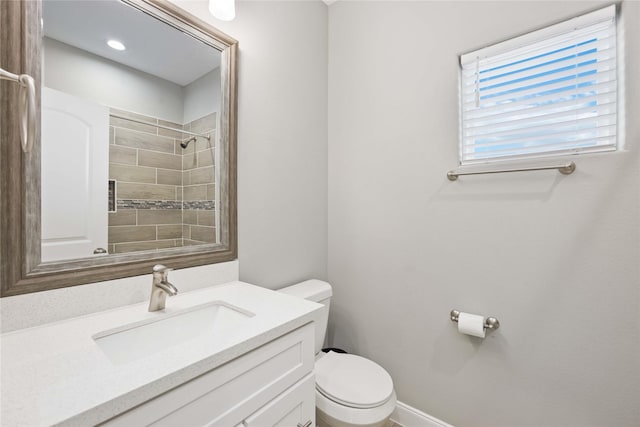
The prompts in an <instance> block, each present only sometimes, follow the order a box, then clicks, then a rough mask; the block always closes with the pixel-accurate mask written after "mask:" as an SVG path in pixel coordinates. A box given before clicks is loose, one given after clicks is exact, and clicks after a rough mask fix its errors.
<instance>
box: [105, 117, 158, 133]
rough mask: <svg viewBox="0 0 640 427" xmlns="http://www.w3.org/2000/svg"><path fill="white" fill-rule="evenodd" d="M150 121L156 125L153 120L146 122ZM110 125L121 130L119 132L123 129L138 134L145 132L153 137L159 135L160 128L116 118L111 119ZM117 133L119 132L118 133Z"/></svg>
mask: <svg viewBox="0 0 640 427" xmlns="http://www.w3.org/2000/svg"><path fill="white" fill-rule="evenodd" d="M145 121H148V122H150V123H154V122H155V121H151V120H145ZM109 124H110V125H111V126H114V127H116V128H120V129H118V130H122V129H129V130H135V131H138V132H145V133H148V134H151V135H156V134H157V133H158V128H156V127H155V126H153V125H152V124H149V125H145V124H142V123H136V122H132V121H130V120H126V119H118V118H116V117H109ZM116 133H117V131H116Z"/></svg>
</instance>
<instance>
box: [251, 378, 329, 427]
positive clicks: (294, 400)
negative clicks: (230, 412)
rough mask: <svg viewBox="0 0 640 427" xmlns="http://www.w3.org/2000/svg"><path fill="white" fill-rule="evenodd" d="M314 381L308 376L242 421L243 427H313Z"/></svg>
mask: <svg viewBox="0 0 640 427" xmlns="http://www.w3.org/2000/svg"><path fill="white" fill-rule="evenodd" d="M315 393H316V380H315V377H314V376H313V374H309V375H307V376H306V377H304V378H303V379H301V380H300V381H299V382H298V383H296V384H295V385H294V386H292V387H291V388H290V389H288V390H287V391H285V392H284V393H282V394H281V395H280V396H278V397H276V398H275V399H273V400H272V401H271V402H269V403H267V404H266V405H265V406H263V407H262V408H261V409H259V410H258V411H257V412H255V413H254V414H253V415H251V416H250V417H249V418H247V419H246V420H245V421H244V425H245V427H295V426H298V427H313V426H315V425H316V394H315Z"/></svg>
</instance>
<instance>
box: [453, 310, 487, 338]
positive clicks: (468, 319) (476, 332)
mask: <svg viewBox="0 0 640 427" xmlns="http://www.w3.org/2000/svg"><path fill="white" fill-rule="evenodd" d="M458 332H460V333H461V334H467V335H473V336H474V337H480V338H484V316H480V315H477V314H469V313H460V315H459V316H458Z"/></svg>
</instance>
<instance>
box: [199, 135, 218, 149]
mask: <svg viewBox="0 0 640 427" xmlns="http://www.w3.org/2000/svg"><path fill="white" fill-rule="evenodd" d="M214 136H215V135H213V134H211V138H209V139H207V138H198V139H197V140H196V151H204V150H211V149H213V141H215V139H214Z"/></svg>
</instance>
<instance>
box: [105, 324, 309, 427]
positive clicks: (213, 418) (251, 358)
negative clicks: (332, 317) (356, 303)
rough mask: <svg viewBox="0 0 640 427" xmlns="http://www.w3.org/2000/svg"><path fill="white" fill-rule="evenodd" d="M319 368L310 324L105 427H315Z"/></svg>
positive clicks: (133, 410)
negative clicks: (315, 378) (316, 377)
mask: <svg viewBox="0 0 640 427" xmlns="http://www.w3.org/2000/svg"><path fill="white" fill-rule="evenodd" d="M313 364H314V328H313V324H312V323H308V324H306V325H305V326H302V327H300V328H298V329H296V330H294V331H292V332H289V333H287V334H285V335H283V336H281V337H280V338H277V339H275V340H273V341H271V342H269V343H267V344H264V345H262V346H261V347H258V348H256V349H254V350H251V351H249V352H247V353H246V354H244V355H242V356H240V357H238V358H236V359H234V360H232V361H230V362H228V363H226V364H224V365H222V366H220V367H218V368H216V369H214V370H212V371H209V372H207V373H205V374H203V375H201V376H199V377H197V378H194V379H192V380H191V381H188V382H187V383H185V384H182V385H180V386H178V387H176V388H174V389H172V390H170V391H168V392H166V393H163V394H161V395H160V396H158V397H156V398H154V399H151V400H149V401H147V402H145V403H143V404H142V405H139V406H137V407H136V408H134V409H131V410H129V411H127V412H125V413H123V414H120V415H118V416H116V417H114V418H112V419H110V420H108V421H106V422H105V423H103V424H102V425H104V426H110V427H112V426H127V427H128V426H134V425H135V426H143V425H144V426H148V425H152V426H158V427H160V426H163V427H164V426H180V427H187V426H220V427H231V426H241V427H273V426H289V427H295V426H297V425H300V426H301V427H302V426H305V427H309V426H314V425H315V380H314V377H313V373H312V371H313Z"/></svg>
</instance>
